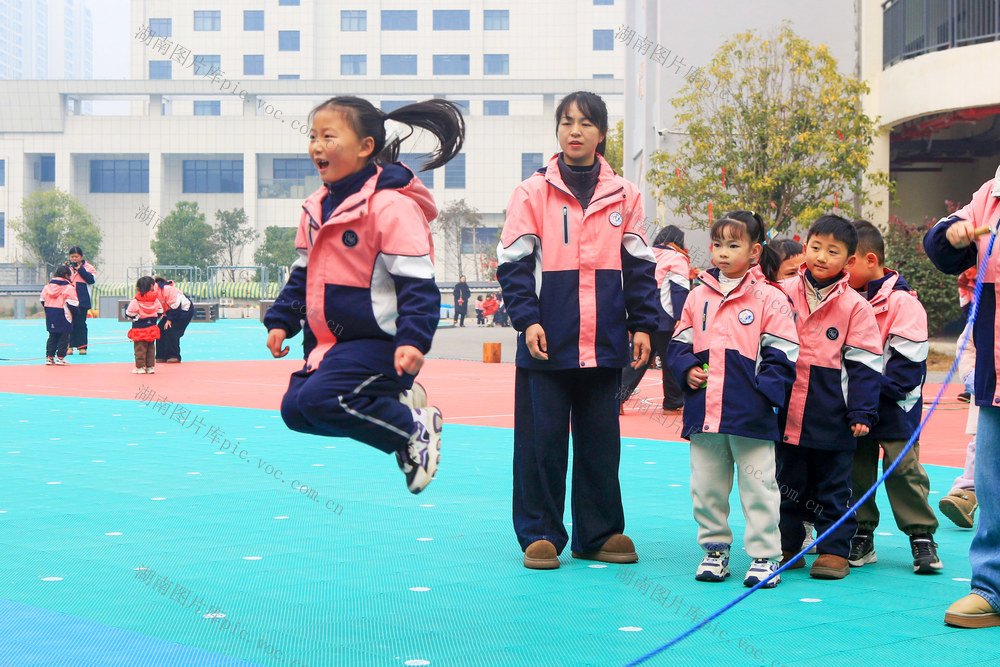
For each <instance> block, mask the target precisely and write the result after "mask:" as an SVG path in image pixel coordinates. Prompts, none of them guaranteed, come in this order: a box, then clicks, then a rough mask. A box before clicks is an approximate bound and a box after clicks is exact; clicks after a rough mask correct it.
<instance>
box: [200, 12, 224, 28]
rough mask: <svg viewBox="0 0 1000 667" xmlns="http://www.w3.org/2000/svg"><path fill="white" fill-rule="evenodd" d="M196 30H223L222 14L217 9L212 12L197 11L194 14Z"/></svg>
mask: <svg viewBox="0 0 1000 667" xmlns="http://www.w3.org/2000/svg"><path fill="white" fill-rule="evenodd" d="M194 29H195V30H222V12H221V11H219V10H217V9H215V10H211V11H201V12H199V11H196V12H195V13H194Z"/></svg>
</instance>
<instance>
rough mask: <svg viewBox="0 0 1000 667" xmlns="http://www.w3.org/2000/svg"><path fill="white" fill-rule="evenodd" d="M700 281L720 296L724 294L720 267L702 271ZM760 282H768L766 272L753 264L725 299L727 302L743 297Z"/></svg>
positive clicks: (699, 275)
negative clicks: (720, 279)
mask: <svg viewBox="0 0 1000 667" xmlns="http://www.w3.org/2000/svg"><path fill="white" fill-rule="evenodd" d="M698 279H699V280H700V281H701V282H703V283H705V284H706V285H708V286H709V287H711V288H712V289H713V290H715V291H716V292H718V293H719V294H722V284H721V283H720V281H719V268H718V267H716V266H713V267H712V268H710V269H707V270H705V271H702V272H701V273H700V274H698ZM759 282H761V283H762V282H767V281H766V279H765V278H764V272H763V271H762V270H761V268H760V265H759V264H753V265H751V267H750V268H749V269H748V270H747V272H746V273H745V274H743V277H742V278H741V279H740V282H739V284H738V285H737V286H736V287H734V288H733V291H732V292H730V293H729V294H728V295H726V296H725V297H724V298H725V299H726V300H732V299H735V298H736V297H739V296H742V295H743V294H744V293H745V292H747V291H748V290H749V289H750V287H751V286H753V285H755V284H757V283H759Z"/></svg>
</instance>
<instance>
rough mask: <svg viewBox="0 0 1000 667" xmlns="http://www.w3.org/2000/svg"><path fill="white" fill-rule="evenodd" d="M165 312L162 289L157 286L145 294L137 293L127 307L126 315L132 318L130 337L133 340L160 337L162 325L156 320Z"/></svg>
mask: <svg viewBox="0 0 1000 667" xmlns="http://www.w3.org/2000/svg"><path fill="white" fill-rule="evenodd" d="M162 312H163V306H162V304H160V290H159V289H157V288H156V287H155V286H154V287H153V289H151V290H149V291H148V292H146V293H145V294H136V295H135V296H134V297H132V300H131V301H130V302H129V304H128V308H126V309H125V317H128V318H129V319H131V320H132V328H131V329H129V332H128V339H129V340H131V341H140V340H145V341H152V340H159V339H160V327H158V326H156V320H157V318H158V317H159V315H160V313H162Z"/></svg>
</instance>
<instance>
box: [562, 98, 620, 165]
mask: <svg viewBox="0 0 1000 667" xmlns="http://www.w3.org/2000/svg"><path fill="white" fill-rule="evenodd" d="M573 102H576V108H577V109H579V110H580V113H582V114H583V117H584V118H586V119H587V120H589V121H590V122H591V123H593V124H594V125H596V126H597V129H598V130H600V131H601V134H603V135H604V141H602V142H601V143H599V144H597V152H598V153H600V154H601V155H604V149H605V148H606V147H607V143H608V106H607V105H606V104H605V103H604V100H602V99H601V96H600V95H597V94H595V93H590V92H587V91H586V90H578V91H576V92H575V93H570V94H569V95H567V96H566V97H564V98H562V101H560V102H559V106H557V107H556V132H557V133H558V132H559V123H561V122H562V117H563V114H564V113H566V111H567V110H568V109H569V105H570V104H572V103H573Z"/></svg>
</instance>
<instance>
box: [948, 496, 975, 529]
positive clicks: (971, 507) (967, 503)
mask: <svg viewBox="0 0 1000 667" xmlns="http://www.w3.org/2000/svg"><path fill="white" fill-rule="evenodd" d="M977 507H979V504H978V503H977V502H976V492H975V491H969V490H968V489H956V490H954V491H952V492H951V493H949V494H948V495H947V496H945V497H944V498H942V499H941V500H940V501H939V502H938V509H940V510H941V513H942V514H944V515H945V516H946V517H948V518H949V519H951V520H952V522H953V523H954V524H955V525H956V526H959V527H960V528H972V525H973V522H974V519H975V516H976V508H977Z"/></svg>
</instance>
